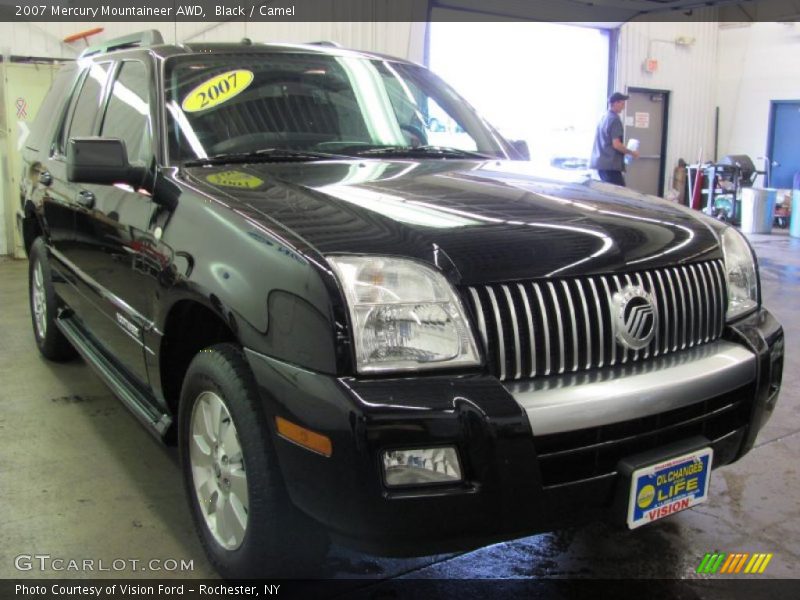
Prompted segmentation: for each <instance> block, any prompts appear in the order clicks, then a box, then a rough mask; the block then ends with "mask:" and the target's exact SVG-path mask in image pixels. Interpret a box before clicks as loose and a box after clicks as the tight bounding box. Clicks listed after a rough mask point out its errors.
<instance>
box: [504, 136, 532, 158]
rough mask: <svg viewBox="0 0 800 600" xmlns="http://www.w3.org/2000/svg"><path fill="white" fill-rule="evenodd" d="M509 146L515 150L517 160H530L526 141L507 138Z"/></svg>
mask: <svg viewBox="0 0 800 600" xmlns="http://www.w3.org/2000/svg"><path fill="white" fill-rule="evenodd" d="M509 143H510V144H511V147H512V148H513V149H514V150H515V151H516V153H517V155H518V157H519V158H518V160H530V159H531V152H530V150H529V149H528V142H526V141H525V140H509Z"/></svg>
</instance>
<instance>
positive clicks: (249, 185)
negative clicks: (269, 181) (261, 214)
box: [206, 171, 264, 190]
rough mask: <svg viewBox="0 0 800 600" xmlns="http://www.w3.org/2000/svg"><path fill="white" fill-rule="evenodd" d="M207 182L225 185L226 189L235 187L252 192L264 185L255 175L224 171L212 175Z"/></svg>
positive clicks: (207, 178)
mask: <svg viewBox="0 0 800 600" xmlns="http://www.w3.org/2000/svg"><path fill="white" fill-rule="evenodd" d="M206 181H208V182H209V183H213V184H214V185H224V186H225V187H233V188H239V189H247V190H252V189H255V188H257V187H261V185H262V184H263V183H264V181H263V180H262V179H259V178H258V177H256V176H255V175H250V174H248V173H243V172H242V171H222V172H220V173H212V174H211V175H209V176H208V177H206Z"/></svg>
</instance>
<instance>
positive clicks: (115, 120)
mask: <svg viewBox="0 0 800 600" xmlns="http://www.w3.org/2000/svg"><path fill="white" fill-rule="evenodd" d="M148 90H149V85H148V79H147V69H146V68H145V65H144V63H141V62H138V61H126V62H124V63H122V68H121V70H120V72H119V75H118V77H117V79H116V81H115V82H114V87H113V88H112V90H111V97H110V98H109V101H108V108H107V109H106V115H105V118H104V119H103V127H102V130H101V132H100V135H102V136H103V137H112V138H119V139H121V140H123V141H124V142H125V146H126V148H127V150H128V160H129V161H130V162H131V164H139V165H145V166H146V165H148V164H149V163H150V159H151V158H152V155H153V153H152V145H151V142H150V140H151V139H152V129H151V126H150V96H149V92H148Z"/></svg>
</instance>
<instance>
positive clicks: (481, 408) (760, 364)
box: [247, 310, 783, 555]
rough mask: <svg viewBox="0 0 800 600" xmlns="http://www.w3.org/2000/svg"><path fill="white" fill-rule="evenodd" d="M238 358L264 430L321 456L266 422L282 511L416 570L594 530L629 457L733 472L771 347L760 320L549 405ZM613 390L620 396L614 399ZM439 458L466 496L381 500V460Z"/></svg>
mask: <svg viewBox="0 0 800 600" xmlns="http://www.w3.org/2000/svg"><path fill="white" fill-rule="evenodd" d="M726 353H727V354H726ZM247 356H248V359H249V361H250V364H251V366H252V368H253V372H254V374H255V376H256V380H257V381H258V384H259V387H260V389H261V394H262V398H263V400H264V402H265V412H266V414H268V415H270V417H273V416H281V417H283V418H285V419H288V420H290V421H293V422H295V423H298V424H300V425H302V426H304V427H307V428H309V429H311V430H314V431H316V432H319V433H321V434H323V435H326V436H328V437H329V438H330V439H331V442H332V446H333V454H332V456H330V457H329V458H325V457H323V456H320V455H318V454H314V453H311V452H309V451H307V450H305V449H303V448H301V447H299V446H297V445H295V444H292V443H290V442H288V441H286V440H284V439H282V438H280V437H279V436H277V435H275V431H274V419H273V418H270V419H269V422H270V426H271V427H273V439H274V445H275V450H276V452H277V455H278V458H279V462H280V465H281V470H282V472H283V474H284V479H285V482H286V487H287V489H288V491H289V494H290V496H291V498H292V500H293V501H294V503H295V504H296V505H297V506H298V507H299V508H301V509H302V510H303V511H305V512H306V513H308V514H309V515H310V516H312V517H313V518H315V519H316V520H317V521H319V522H320V523H322V524H323V525H325V526H326V527H328V528H329V529H330V530H331V531H332V532H333V533H334V534H337V535H338V537H339V538H343V539H344V541H345V542H349V543H350V545H354V546H357V547H359V548H361V549H364V550H368V551H372V552H376V553H382V554H416V555H419V554H424V553H433V552H444V551H450V550H458V549H465V548H468V547H474V546H477V545H481V544H486V543H489V542H491V541H496V540H501V539H509V538H512V537H517V536H521V535H525V534H530V533H535V532H540V531H548V530H553V529H557V528H560V527H563V526H567V525H571V524H576V523H581V522H586V521H588V520H593V519H598V518H606V517H607V516H609V515H611V514H612V513H613V502H614V497H615V494H616V492H617V489H616V488H617V487H618V482H619V481H620V477H619V476H618V474H617V465H618V462H619V460H620V459H621V458H624V457H626V456H630V455H633V454H637V453H640V452H643V451H647V450H652V449H658V448H660V447H662V446H666V445H668V444H672V443H676V442H680V441H682V440H685V439H689V438H692V437H695V436H698V435H699V436H703V437H705V438H706V439H708V441H709V444H710V445H711V446H712V447H713V448H714V467H718V466H721V465H724V464H727V463H730V462H733V461H734V460H736V459H738V458H739V457H740V456H741V455H743V454H744V453H745V452H747V450H749V449H750V448H751V447H752V445H753V442H754V440H755V437H756V434H757V433H758V430H759V429H760V428H761V427H762V426H763V425H764V423H765V422H766V420H767V419H768V418H769V416H770V414H771V413H772V411H773V409H774V407H775V402H776V400H777V396H778V391H779V389H780V377H781V370H782V364H783V331H782V329H781V327H780V325H779V324H778V323H777V321H775V319H774V318H773V317H772V315H771V314H770V313H769V312H768V311H766V310H761V311H759V312H757V313H755V314H753V315H751V316H750V317H747V318H745V319H743V320H741V321H739V322H737V323H736V324H734V325H732V326H729V327H728V328H726V332H725V336H724V340H722V341H719V342H717V343H716V346H715V345H713V344H709V345H708V347H700V348H695V349H693V350H691V351H686V352H685V353H676V354H675V355H674V356H670V357H665V360H664V361H661V362H659V361H649V362H643V363H640V364H638V365H636V366H635V368H634V369H633V371H631V367H628V369H627V370H622V369H619V370H615V369H607V370H605V372H603V373H599V374H590V373H587V374H584V375H578V376H574V375H572V376H563V377H558V378H549V379H550V381H548V382H547V383H546V389H539V388H538V387H537V386H539V385H540V384H539V383H538V382H537V383H536V384H535V385H533V384H509V385H507V386H504V385H503V384H501V383H500V382H499V381H498V380H497V379H495V378H494V377H489V376H483V375H469V376H466V375H462V376H425V377H415V378H408V377H402V378H396V379H372V380H360V379H355V378H341V379H337V378H334V377H330V376H325V375H320V374H317V373H313V372H310V371H306V370H303V369H299V368H297V367H293V366H290V365H287V364H285V363H280V362H278V361H274V360H272V359H270V358H268V357H265V356H262V355H260V354H257V353H254V352H250V351H248V352H247ZM725 356H727V357H728V359H727V362H726V359H725ZM703 361H705V362H703ZM687 364H688V365H690V366H691V365H694V366H695V367H697V366H701V367H703V368H704V369H705V370H706V371H707V372H706V373H704V372H703V369H700V370H698V369H695V370H694V371H693V372H694V375H693V376H694V377H695V379H696V381H692V380H691V378H688V377H684V379H683V381H682V383H680V382H677V381H675V387H674V389H673V390H672V393H671V392H670V388H669V387H668V386H664V382H663V380H661V381H660V382H659V379H658V377H657V376H653V375H652V373H653V372H657V371H658V370H659V369H660V370H662V372H663V373H662V374H663V375H665V377H664V378H663V379H666V380H668V381H670V380H675V379H676V378H675V377H670V376H669V375H668V373H667V372H665V371H663V370H664V369H670V368H672V369H676V368H680V367H682V366H683V367H685V365H687ZM677 372H678V371H673V372H672V374H673V375H674V374H675V373H677ZM681 372H684V373H686V371H681ZM637 377H638V379H636V378H637ZM593 378H594V379H593ZM615 382H616V385H617V388H618V389H619V390H625V392H624V393H620V394H617V395H616V396H618V397H616V398H615V395H614V394H613V393H611V392H612V391H613V388H614V385H615ZM632 382H633V383H635V384H641V385H631V383H632ZM526 385H527V386H528V388H527V389H526V388H525V386H526ZM541 385H544V384H541ZM592 386H595V387H594V388H593V387H592ZM637 389H638V391H637ZM564 390H573V391H574V393H570V392H569V391H564ZM537 392H538V394H539V400H541V402H538V403H537ZM598 394H600V395H601V396H602V395H603V394H605V395H606V397H607V398H608V399H607V400H605V401H602V399H601V400H597V398H598V397H599V396H598ZM593 399H594V400H593ZM559 404H561V405H562V406H561V408H564V407H567V410H566V411H564V410H557V409H554V406H556V405H559ZM543 407H545V408H543ZM548 407H549V408H548ZM654 407H656V408H654ZM557 408H558V407H557ZM581 414H584V415H585V418H583V419H582V418H581ZM559 415H560V416H559ZM564 415H567V417H564ZM441 445H453V446H456V447H457V449H458V452H459V456H460V460H461V464H462V469H463V471H464V481H463V482H461V483H458V484H447V485H441V484H440V485H438V486H435V487H417V488H404V489H402V490H390V489H388V488H386V486H385V485H384V484H383V478H382V471H381V469H382V467H381V464H380V460H379V459H380V454H381V452H383V451H384V450H391V449H400V448H420V447H432V446H441Z"/></svg>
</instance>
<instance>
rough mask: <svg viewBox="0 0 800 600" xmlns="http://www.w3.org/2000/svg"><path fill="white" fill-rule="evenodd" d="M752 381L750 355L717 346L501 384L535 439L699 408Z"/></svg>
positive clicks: (753, 372)
mask: <svg viewBox="0 0 800 600" xmlns="http://www.w3.org/2000/svg"><path fill="white" fill-rule="evenodd" d="M755 377H756V357H755V354H753V353H752V352H750V351H749V350H747V349H746V348H743V347H742V346H739V345H737V344H733V343H731V342H726V341H717V342H713V343H711V344H705V345H702V346H697V347H695V348H691V349H689V350H685V351H682V352H677V353H675V354H669V355H667V356H662V357H659V358H655V359H653V360H648V361H645V362H640V363H634V364H628V365H623V366H620V367H617V368H613V369H603V370H599V371H594V372H587V373H576V374H569V375H562V376H556V377H547V378H542V379H536V380H530V381H514V382H507V383H506V384H505V387H506V389H507V390H508V391H509V392H510V393H511V394H512V395H513V396H514V399H515V400H516V401H517V402H518V403H519V405H520V406H521V407H522V408H523V409H524V410H525V412H526V413H527V415H528V420H529V421H530V423H531V428H532V429H533V433H534V435H547V434H550V433H560V432H563V431H574V430H577V429H585V428H587V427H598V426H600V425H608V424H610V423H617V422H620V421H627V420H630V419H636V418H639V417H646V416H649V415H654V414H658V413H662V412H666V411H669V410H673V409H676V408H681V407H684V406H688V405H690V404H694V403H695V402H701V401H703V400H707V399H708V398H712V397H714V396H718V395H720V394H724V393H726V392H730V391H731V390H735V389H736V388H738V387H741V386H743V385H746V384H747V383H750V382H751V381H753V380H754V379H755Z"/></svg>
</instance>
